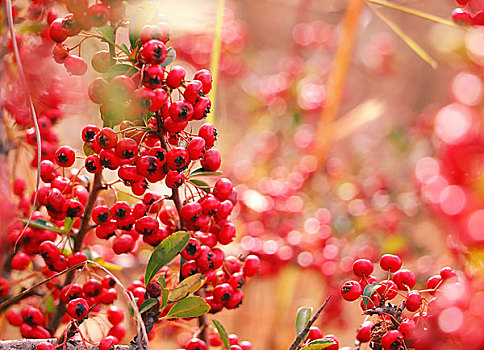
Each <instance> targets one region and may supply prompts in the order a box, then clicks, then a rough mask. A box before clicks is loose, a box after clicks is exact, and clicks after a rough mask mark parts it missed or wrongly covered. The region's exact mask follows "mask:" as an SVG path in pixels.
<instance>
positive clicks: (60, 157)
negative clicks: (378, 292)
mask: <svg viewBox="0 0 484 350" xmlns="http://www.w3.org/2000/svg"><path fill="white" fill-rule="evenodd" d="M57 160H58V161H59V163H61V164H65V163H67V162H68V161H69V158H67V155H66V154H65V153H63V152H61V153H59V155H58V156H57Z"/></svg>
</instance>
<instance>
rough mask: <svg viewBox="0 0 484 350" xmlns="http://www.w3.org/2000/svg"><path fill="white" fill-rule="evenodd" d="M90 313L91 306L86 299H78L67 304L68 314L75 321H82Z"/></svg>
mask: <svg viewBox="0 0 484 350" xmlns="http://www.w3.org/2000/svg"><path fill="white" fill-rule="evenodd" d="M88 313H89V305H88V304H87V301H86V300H85V299H84V298H77V299H73V300H71V301H69V303H68V304H67V314H68V315H69V316H70V317H71V318H73V319H75V320H82V319H83V318H84V317H86V316H87V314H88Z"/></svg>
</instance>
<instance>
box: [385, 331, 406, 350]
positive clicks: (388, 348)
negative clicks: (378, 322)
mask: <svg viewBox="0 0 484 350" xmlns="http://www.w3.org/2000/svg"><path fill="white" fill-rule="evenodd" d="M381 345H382V346H383V349H385V350H398V349H401V348H402V349H403V335H402V333H400V332H399V331H395V330H393V331H389V332H387V333H386V334H385V335H384V336H383V337H382V338H381Z"/></svg>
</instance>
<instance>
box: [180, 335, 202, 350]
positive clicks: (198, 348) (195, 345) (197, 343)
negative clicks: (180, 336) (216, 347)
mask: <svg viewBox="0 0 484 350" xmlns="http://www.w3.org/2000/svg"><path fill="white" fill-rule="evenodd" d="M206 349H207V344H206V343H205V342H204V341H203V340H201V339H198V338H192V339H190V340H189V341H188V343H186V345H185V350H206Z"/></svg>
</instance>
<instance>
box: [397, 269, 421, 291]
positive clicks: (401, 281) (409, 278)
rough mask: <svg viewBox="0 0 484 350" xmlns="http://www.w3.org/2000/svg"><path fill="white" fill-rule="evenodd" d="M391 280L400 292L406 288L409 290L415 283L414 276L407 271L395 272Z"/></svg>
mask: <svg viewBox="0 0 484 350" xmlns="http://www.w3.org/2000/svg"><path fill="white" fill-rule="evenodd" d="M392 279H393V282H395V284H396V285H397V287H398V289H400V290H407V287H408V288H410V289H411V288H413V287H414V286H415V283H416V279H415V275H414V274H413V272H412V271H410V270H407V269H403V270H399V271H397V272H395V274H394V275H393V277H392Z"/></svg>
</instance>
